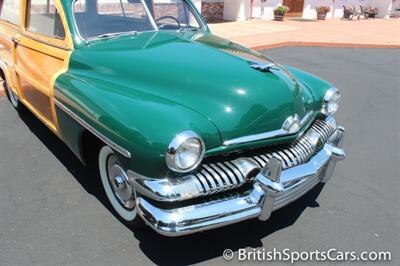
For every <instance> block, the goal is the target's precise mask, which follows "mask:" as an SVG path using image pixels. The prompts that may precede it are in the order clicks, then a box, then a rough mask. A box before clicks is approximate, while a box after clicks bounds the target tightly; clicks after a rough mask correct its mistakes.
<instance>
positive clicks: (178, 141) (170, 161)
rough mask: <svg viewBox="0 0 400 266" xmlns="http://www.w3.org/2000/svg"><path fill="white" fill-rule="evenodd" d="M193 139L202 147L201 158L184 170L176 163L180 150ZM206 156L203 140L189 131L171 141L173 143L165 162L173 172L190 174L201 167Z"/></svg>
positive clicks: (170, 145) (169, 147)
mask: <svg viewBox="0 0 400 266" xmlns="http://www.w3.org/2000/svg"><path fill="white" fill-rule="evenodd" d="M193 139H195V140H197V141H198V142H199V145H200V150H199V156H198V158H197V159H196V160H195V162H194V163H193V164H192V165H191V166H190V167H187V168H184V169H183V168H180V167H179V166H178V165H177V163H176V159H177V155H178V153H179V148H180V147H182V145H185V143H187V142H188V141H191V140H193ZM204 154H205V145H204V141H203V140H202V138H201V137H200V136H199V135H198V134H196V133H195V132H194V131H191V130H187V131H184V132H181V133H179V134H178V135H176V136H175V138H174V139H173V140H172V141H171V143H170V144H169V146H168V150H167V154H166V158H165V161H166V163H167V166H168V168H169V169H171V170H172V171H174V172H177V173H188V172H190V171H193V170H194V169H196V168H197V167H198V166H199V164H200V163H201V162H202V161H203V157H204Z"/></svg>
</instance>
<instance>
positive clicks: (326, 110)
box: [321, 88, 340, 115]
mask: <svg viewBox="0 0 400 266" xmlns="http://www.w3.org/2000/svg"><path fill="white" fill-rule="evenodd" d="M339 103H340V92H339V90H338V89H337V88H330V89H329V90H327V91H326V93H325V96H324V102H323V104H322V109H321V112H322V113H323V114H325V115H332V114H334V113H335V112H336V111H337V110H338V109H339Z"/></svg>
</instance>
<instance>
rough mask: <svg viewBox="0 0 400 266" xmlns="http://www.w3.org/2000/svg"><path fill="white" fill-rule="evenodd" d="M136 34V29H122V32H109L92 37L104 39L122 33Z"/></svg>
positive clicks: (121, 34)
mask: <svg viewBox="0 0 400 266" xmlns="http://www.w3.org/2000/svg"><path fill="white" fill-rule="evenodd" d="M131 34H133V35H136V34H137V31H124V32H111V33H104V34H101V35H99V36H96V37H94V38H95V39H105V38H113V37H117V36H123V35H131Z"/></svg>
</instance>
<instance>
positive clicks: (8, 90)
mask: <svg viewBox="0 0 400 266" xmlns="http://www.w3.org/2000/svg"><path fill="white" fill-rule="evenodd" d="M3 88H4V90H5V91H6V94H7V98H8V100H9V101H10V102H11V104H12V105H13V106H14V108H15V109H16V110H17V111H21V110H22V104H21V102H20V101H19V100H18V97H17V96H16V95H15V94H14V92H13V90H12V89H11V87H10V86H9V85H8V82H7V80H6V79H4V81H3Z"/></svg>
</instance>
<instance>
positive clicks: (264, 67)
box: [250, 62, 281, 72]
mask: <svg viewBox="0 0 400 266" xmlns="http://www.w3.org/2000/svg"><path fill="white" fill-rule="evenodd" d="M250 67H252V68H254V69H255V70H259V71H261V72H271V70H272V69H273V70H281V69H280V68H279V67H278V66H277V65H276V64H274V63H261V62H256V63H253V64H251V65H250Z"/></svg>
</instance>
